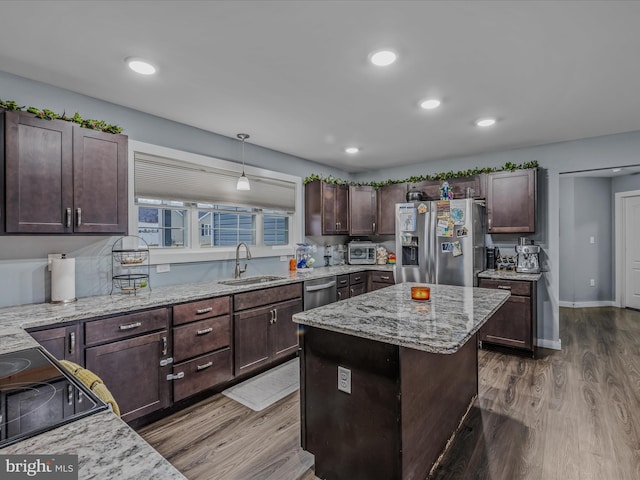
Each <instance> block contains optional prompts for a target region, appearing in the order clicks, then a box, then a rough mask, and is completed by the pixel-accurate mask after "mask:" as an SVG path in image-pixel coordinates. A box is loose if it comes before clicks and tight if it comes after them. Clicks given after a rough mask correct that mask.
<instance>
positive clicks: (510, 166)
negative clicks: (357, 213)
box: [304, 160, 538, 189]
mask: <svg viewBox="0 0 640 480" xmlns="http://www.w3.org/2000/svg"><path fill="white" fill-rule="evenodd" d="M537 167H538V161H537V160H533V161H531V162H524V163H521V164H519V165H518V164H515V163H512V162H507V163H505V164H504V165H503V166H502V167H499V168H491V167H485V168H478V167H476V168H471V169H469V170H460V171H459V172H454V171H453V170H450V171H448V172H441V173H436V174H434V175H417V176H413V177H409V178H405V179H404V180H393V179H391V178H390V179H389V180H384V181H381V182H349V181H347V180H343V179H342V178H337V177H334V176H333V175H329V176H328V177H325V176H322V175H318V174H317V173H312V174H311V175H309V176H308V177H305V179H304V184H305V185H306V184H307V183H309V182H313V181H314V180H321V181H323V182H325V183H329V184H332V185H351V186H353V187H363V186H371V187H374V188H375V189H378V188H380V187H384V186H385V185H392V184H394V183H405V182H406V183H418V182H424V181H429V180H438V181H444V180H448V179H451V178H461V177H471V176H473V175H479V174H481V173H492V172H506V171H509V172H512V171H514V170H526V169H528V168H537Z"/></svg>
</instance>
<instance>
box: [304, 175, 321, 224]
mask: <svg viewBox="0 0 640 480" xmlns="http://www.w3.org/2000/svg"><path fill="white" fill-rule="evenodd" d="M323 183H324V182H320V181H319V180H314V181H313V182H309V183H307V184H306V185H305V186H304V234H305V235H307V236H312V235H322V233H323V232H322V230H323V228H324V223H323V220H322V184H323Z"/></svg>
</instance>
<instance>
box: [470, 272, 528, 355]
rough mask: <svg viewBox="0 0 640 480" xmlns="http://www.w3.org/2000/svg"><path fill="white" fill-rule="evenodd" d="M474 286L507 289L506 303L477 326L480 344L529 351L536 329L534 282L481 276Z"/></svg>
mask: <svg viewBox="0 0 640 480" xmlns="http://www.w3.org/2000/svg"><path fill="white" fill-rule="evenodd" d="M478 287H480V288H493V289H501V290H508V291H510V292H511V297H509V299H508V300H507V302H506V303H505V304H504V305H502V307H500V309H498V311H497V312H496V313H494V314H493V316H492V317H491V318H490V319H489V320H488V321H487V323H485V324H484V325H483V326H482V328H481V329H480V332H479V340H480V342H481V344H482V343H484V342H486V343H493V344H496V345H502V346H506V347H515V348H520V349H523V350H527V351H530V352H532V353H533V352H534V351H535V346H534V341H535V338H536V329H537V314H536V288H535V287H536V283H535V282H527V281H519V280H493V279H486V278H481V279H480V280H479V282H478Z"/></svg>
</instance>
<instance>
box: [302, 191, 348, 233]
mask: <svg viewBox="0 0 640 480" xmlns="http://www.w3.org/2000/svg"><path fill="white" fill-rule="evenodd" d="M304 192H305V205H304V208H305V220H304V221H305V235H346V234H348V233H349V187H348V186H347V185H335V184H329V183H326V182H323V181H320V180H314V181H313V182H309V183H307V184H306V185H305V189H304Z"/></svg>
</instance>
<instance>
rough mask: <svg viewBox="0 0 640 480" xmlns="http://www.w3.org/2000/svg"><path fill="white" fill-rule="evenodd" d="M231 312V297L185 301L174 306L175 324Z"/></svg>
mask: <svg viewBox="0 0 640 480" xmlns="http://www.w3.org/2000/svg"><path fill="white" fill-rule="evenodd" d="M229 312H231V297H218V298H208V299H207V300H200V301H198V302H189V303H183V304H182V305H174V307H173V324H174V325H181V324H183V323H188V322H193V321H195V320H202V319H204V318H210V317H217V316H220V315H225V314H227V313H229Z"/></svg>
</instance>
